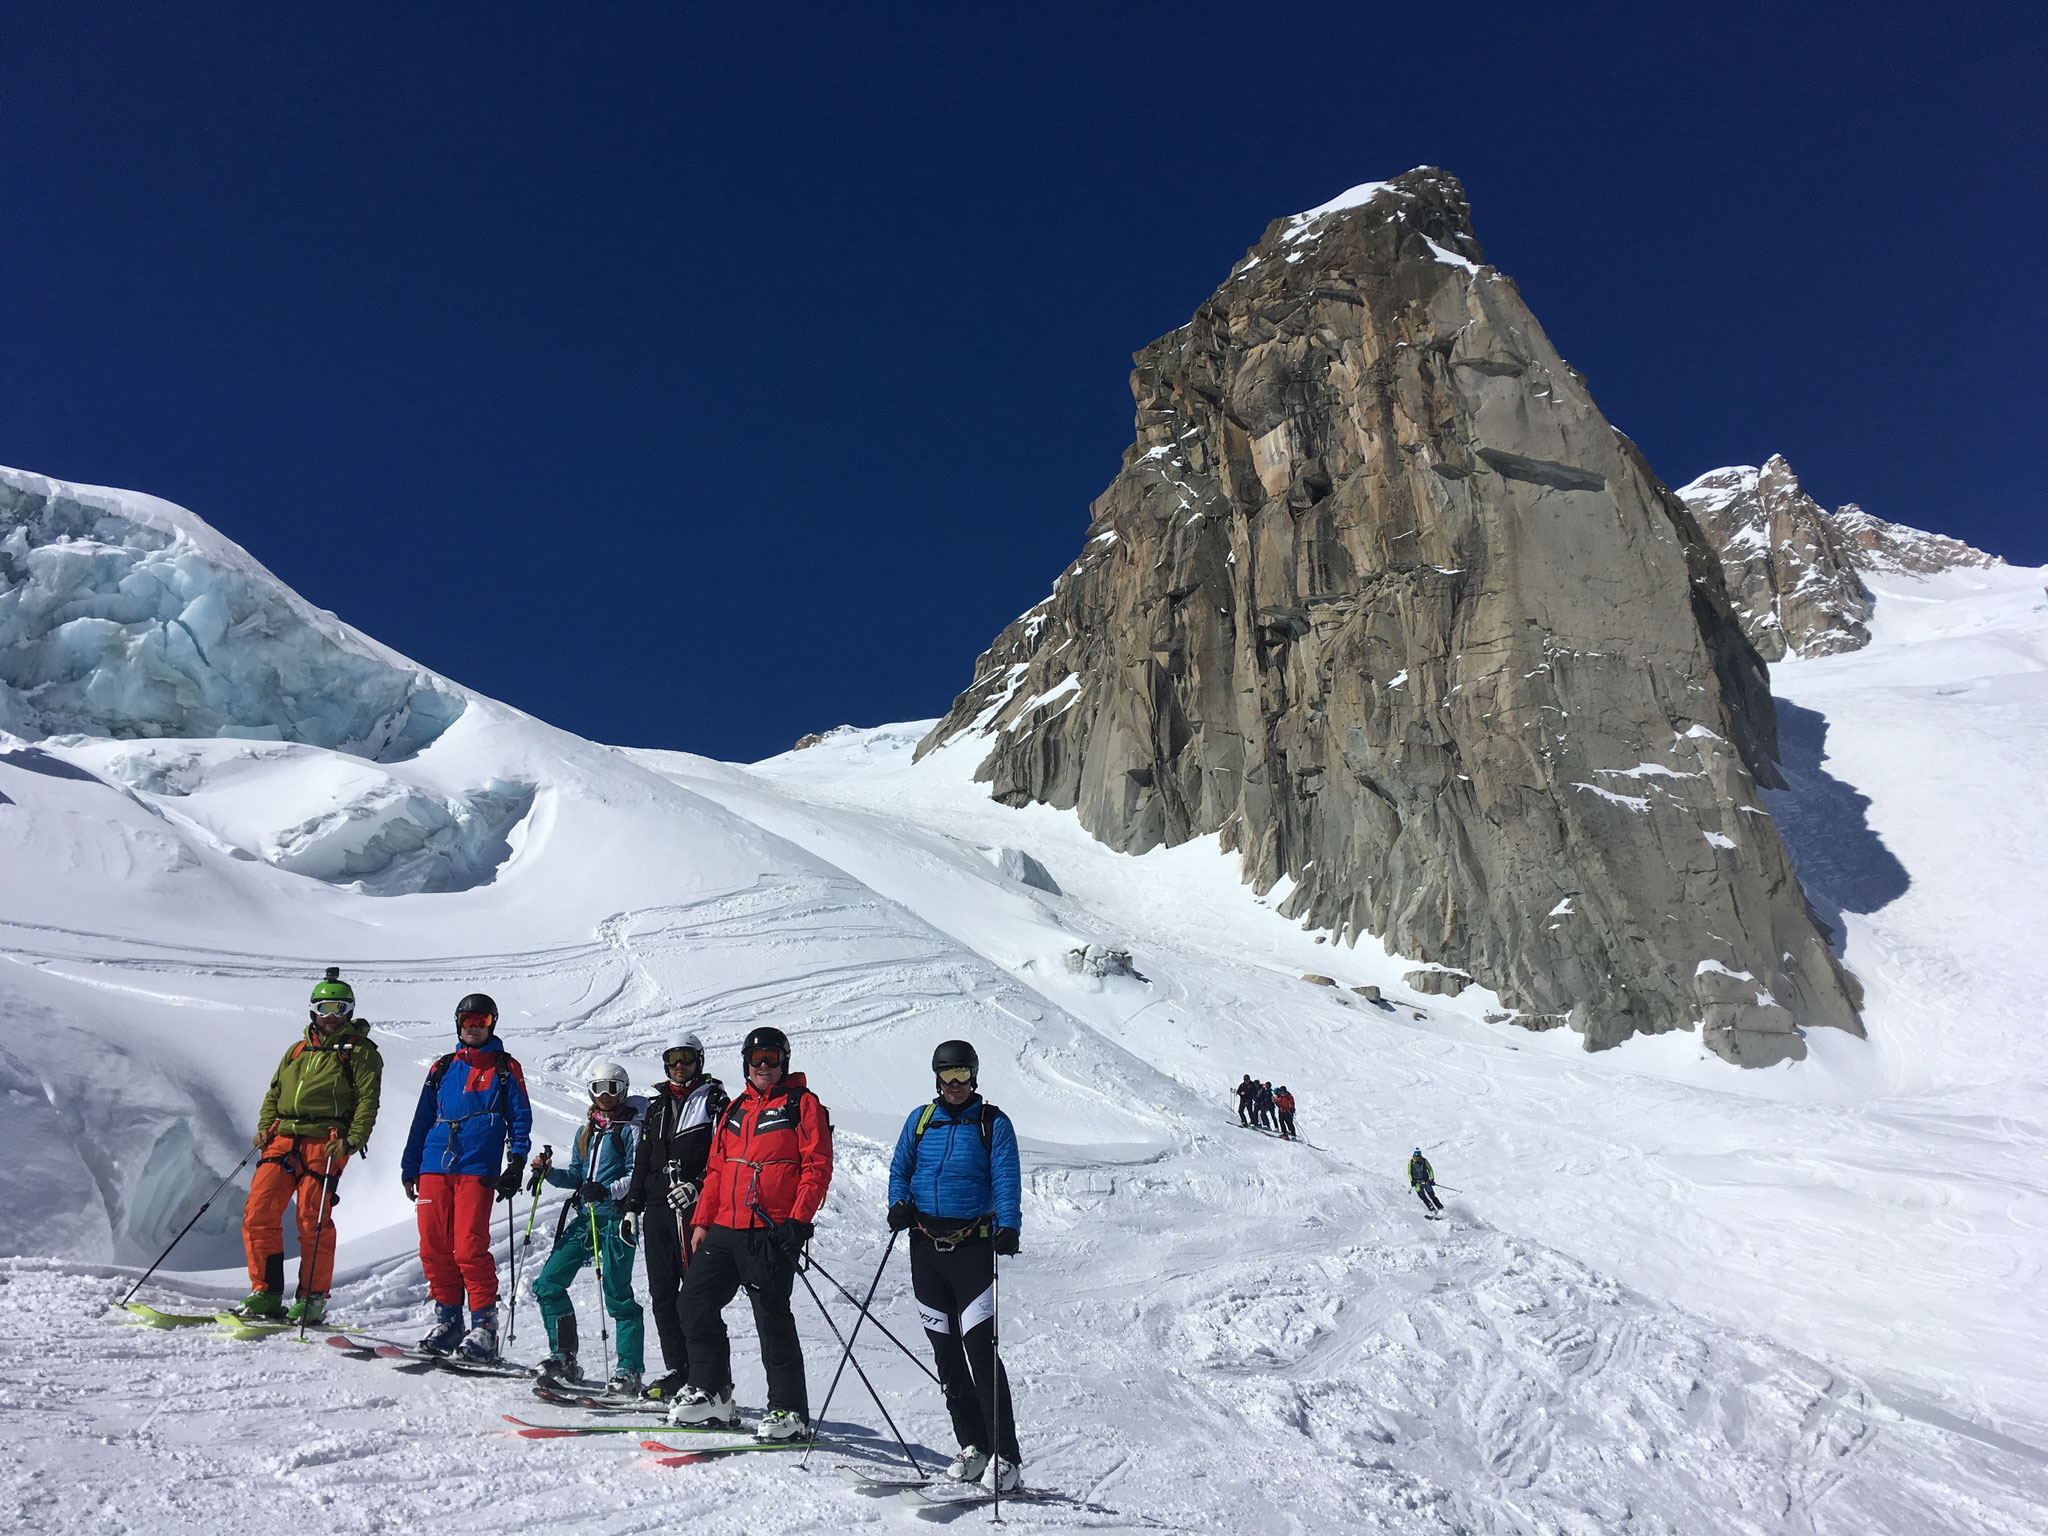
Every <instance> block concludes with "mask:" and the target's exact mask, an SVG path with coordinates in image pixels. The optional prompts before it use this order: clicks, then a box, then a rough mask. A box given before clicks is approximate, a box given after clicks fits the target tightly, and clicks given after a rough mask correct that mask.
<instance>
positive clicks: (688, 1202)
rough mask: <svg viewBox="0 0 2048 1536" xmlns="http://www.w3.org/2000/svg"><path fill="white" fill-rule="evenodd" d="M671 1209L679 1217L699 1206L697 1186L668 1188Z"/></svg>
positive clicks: (677, 1185)
mask: <svg viewBox="0 0 2048 1536" xmlns="http://www.w3.org/2000/svg"><path fill="white" fill-rule="evenodd" d="M668 1203H669V1208H670V1209H671V1210H673V1211H675V1212H676V1213H677V1214H678V1215H680V1214H682V1213H683V1212H685V1211H688V1210H690V1209H692V1208H693V1207H694V1206H695V1205H696V1204H697V1186H696V1185H694V1184H671V1185H669V1187H668Z"/></svg>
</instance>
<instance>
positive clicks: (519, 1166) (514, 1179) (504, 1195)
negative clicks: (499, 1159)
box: [497, 1157, 526, 1200]
mask: <svg viewBox="0 0 2048 1536" xmlns="http://www.w3.org/2000/svg"><path fill="white" fill-rule="evenodd" d="M525 1177H526V1159H525V1158H523V1157H515V1158H513V1159H512V1161H511V1162H509V1163H507V1164H506V1165H505V1171H504V1172H503V1173H501V1174H499V1175H498V1183H497V1190H498V1198H499V1199H500V1200H510V1199H511V1198H512V1197H513V1196H514V1195H516V1194H518V1193H519V1185H520V1183H521V1181H522V1180H524V1179H525Z"/></svg>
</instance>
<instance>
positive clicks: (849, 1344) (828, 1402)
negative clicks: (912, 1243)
mask: <svg viewBox="0 0 2048 1536" xmlns="http://www.w3.org/2000/svg"><path fill="white" fill-rule="evenodd" d="M898 1235H899V1234H898V1233H897V1232H895V1231H894V1230H893V1229H892V1230H891V1231H890V1233H889V1246H888V1247H887V1248H884V1249H883V1250H882V1262H881V1263H879V1264H877V1265H876V1266H875V1278H874V1283H873V1284H872V1285H870V1286H869V1287H868V1300H867V1301H865V1302H862V1303H861V1308H860V1316H859V1317H857V1318H855V1319H854V1320H853V1330H852V1331H851V1332H850V1333H848V1334H847V1336H846V1353H845V1354H844V1355H841V1356H840V1357H839V1369H838V1370H836V1371H834V1372H833V1373H832V1385H831V1386H829V1387H827V1388H826V1389H825V1406H824V1407H822V1408H820V1409H819V1410H818V1422H819V1423H820V1424H822V1423H824V1422H825V1415H826V1414H828V1413H830V1412H831V1411H832V1394H833V1393H835V1392H837V1391H838V1390H839V1378H840V1377H841V1376H843V1375H845V1374H846V1362H847V1360H849V1359H850V1358H852V1355H853V1341H854V1340H855V1339H857V1338H859V1337H860V1325H861V1324H862V1323H864V1322H866V1321H867V1316H868V1302H871V1301H873V1300H874V1299H875V1287H876V1286H878V1285H880V1284H881V1283H882V1271H883V1270H885V1269H887V1268H888V1267H889V1255H890V1254H892V1253H894V1252H895V1251H896V1239H897V1237H898ZM812 1262H813V1263H816V1262H817V1261H816V1260H812ZM817 1448H818V1447H817V1444H816V1442H815V1438H814V1440H813V1443H812V1445H811V1450H810V1451H805V1452H804V1459H803V1460H802V1461H800V1462H798V1463H797V1470H798V1471H802V1470H803V1469H804V1468H805V1467H807V1466H808V1465H809V1464H810V1460H811V1451H815V1450H816V1449H817Z"/></svg>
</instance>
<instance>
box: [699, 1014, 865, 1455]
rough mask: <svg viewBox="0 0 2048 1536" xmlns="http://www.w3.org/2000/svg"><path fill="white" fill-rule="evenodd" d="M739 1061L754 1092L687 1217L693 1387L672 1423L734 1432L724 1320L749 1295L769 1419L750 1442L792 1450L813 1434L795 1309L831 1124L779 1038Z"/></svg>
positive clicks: (767, 1036)
mask: <svg viewBox="0 0 2048 1536" xmlns="http://www.w3.org/2000/svg"><path fill="white" fill-rule="evenodd" d="M740 1060H741V1061H742V1062H743V1063H744V1064H745V1067H746V1073H747V1088H746V1091H745V1092H744V1093H742V1094H741V1095H740V1096H739V1097H738V1098H737V1099H734V1100H733V1101H732V1105H731V1107H730V1108H728V1109H727V1110H726V1112H725V1117H724V1118H723V1119H722V1120H720V1121H719V1122H718V1129H717V1130H716V1131H714V1132H713V1133H712V1136H711V1152H710V1155H709V1157H707V1158H706V1159H705V1163H704V1184H703V1189H702V1192H701V1193H700V1194H699V1195H698V1196H697V1209H696V1212H695V1213H694V1214H693V1215H692V1217H691V1233H690V1270H689V1275H688V1277H687V1278H686V1279H685V1280H684V1281H683V1294H682V1299H681V1301H680V1302H679V1303H678V1305H677V1307H676V1310H677V1312H678V1313H679V1314H680V1315H681V1318H682V1322H683V1328H684V1331H685V1332H686V1333H687V1335H688V1337H689V1348H690V1384H689V1385H688V1386H687V1387H685V1388H684V1389H683V1390H682V1392H681V1394H680V1395H679V1396H678V1397H677V1398H676V1402H675V1406H674V1407H673V1408H672V1409H670V1410H669V1422H670V1423H671V1424H716V1423H723V1424H737V1423H738V1422H739V1410H738V1409H737V1408H735V1407H733V1402H732V1345H731V1340H730V1338H729V1337H728V1336H727V1334H726V1331H725V1318H724V1315H723V1314H724V1311H725V1307H726V1304H727V1303H728V1302H730V1301H731V1300H732V1299H733V1297H734V1296H735V1295H737V1294H738V1292H739V1289H740V1287H741V1286H742V1285H744V1286H745V1287H746V1288H747V1294H748V1296H749V1297H750V1298H751V1299H752V1301H753V1303H754V1327H755V1330H756V1331H757V1332H758V1333H759V1334H760V1336H761V1365H762V1368H763V1369H764V1370H765V1371H766V1373H767V1376H768V1411H767V1412H766V1413H765V1414H763V1415H762V1417H761V1421H760V1423H759V1424H757V1425H756V1426H755V1428H754V1435H755V1438H756V1439H759V1440H788V1439H792V1438H794V1437H795V1436H797V1435H800V1434H803V1433H804V1432H805V1431H806V1430H807V1429H808V1428H809V1425H810V1395H809V1390H808V1388H807V1387H806V1385H805V1382H804V1350H803V1344H802V1342H801V1341H800V1340H799V1339H798V1338H797V1334H796V1319H795V1318H794V1317H793V1316H791V1315H790V1309H789V1298H790V1292H791V1290H792V1288H793V1287H794V1286H795V1284H796V1263H797V1255H798V1254H799V1253H801V1252H802V1251H803V1246H804V1244H805V1243H806V1242H808V1241H809V1240H810V1236H811V1220H812V1218H813V1217H815V1216H816V1215H817V1214H818V1207H820V1206H821V1205H823V1204H824V1203H825V1191H826V1189H827V1188H828V1187H829V1186H830V1185H831V1183H832V1120H831V1117H830V1116H829V1115H828V1114H827V1113H826V1112H825V1106H824V1105H823V1104H821V1103H819V1102H818V1096H817V1095H816V1094H814V1093H812V1092H811V1091H810V1089H808V1088H807V1087H805V1086H804V1080H803V1076H802V1074H800V1073H792V1072H791V1071H790V1070H789V1037H788V1036H787V1035H785V1034H783V1032H782V1031H781V1030H779V1029H774V1028H769V1027H763V1028H760V1029H756V1030H754V1031H753V1032H752V1033H751V1034H749V1035H748V1036H747V1041H746V1044H745V1045H744V1046H743V1047H741V1050H740Z"/></svg>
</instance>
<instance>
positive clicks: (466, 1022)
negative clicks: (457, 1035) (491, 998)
mask: <svg viewBox="0 0 2048 1536" xmlns="http://www.w3.org/2000/svg"><path fill="white" fill-rule="evenodd" d="M497 1022H498V1021H497V1020H496V1019H494V1018H493V1017H491V1015H490V1014H488V1013H458V1014H457V1015H455V1027H456V1028H457V1029H478V1028H482V1029H489V1028H491V1027H492V1026H493V1025H494V1024H496V1023H497Z"/></svg>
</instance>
